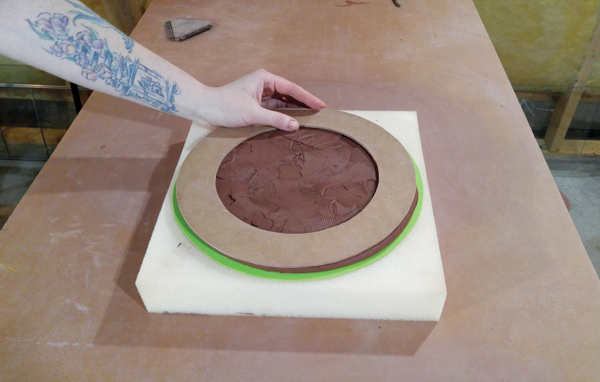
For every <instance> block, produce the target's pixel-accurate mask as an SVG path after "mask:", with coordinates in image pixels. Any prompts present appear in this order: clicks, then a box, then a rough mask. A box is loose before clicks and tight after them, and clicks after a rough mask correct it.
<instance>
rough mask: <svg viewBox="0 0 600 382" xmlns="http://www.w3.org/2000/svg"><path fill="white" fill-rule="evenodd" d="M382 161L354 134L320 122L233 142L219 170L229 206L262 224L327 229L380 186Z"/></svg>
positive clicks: (267, 227)
mask: <svg viewBox="0 0 600 382" xmlns="http://www.w3.org/2000/svg"><path fill="white" fill-rule="evenodd" d="M377 182H378V174H377V166H376V164H375V162H374V161H373V158H372V157H371V155H369V153H368V152H367V151H366V150H365V149H364V148H363V147H362V146H361V145H360V144H358V143H357V142H355V141H354V140H353V139H350V138H348V137H346V136H344V135H342V134H339V133H336V132H332V131H328V130H324V129H316V128H305V127H301V128H300V129H299V130H297V131H294V132H285V131H280V130H273V131H268V132H265V133H262V134H259V135H257V136H255V137H252V138H250V139H248V140H246V141H245V142H243V143H242V144H240V145H239V146H237V147H236V148H234V149H233V150H232V151H231V152H230V153H229V154H227V156H226V157H225V158H224V159H223V161H222V162H221V164H220V165H219V169H218V171H217V179H216V187H217V194H218V195H219V198H220V199H221V202H222V203H223V205H224V206H225V208H227V210H228V211H229V212H230V213H231V214H233V215H234V216H236V217H237V218H238V219H240V220H242V221H244V222H246V223H247V224H250V225H252V226H254V227H257V228H259V229H263V230H266V231H271V232H281V233H309V232H317V231H322V230H324V229H327V228H331V227H334V226H336V225H338V224H341V223H344V222H346V221H348V220H350V219H352V218H353V217H354V216H356V215H357V214H358V213H359V212H360V211H362V210H363V209H364V208H365V207H366V206H367V204H369V202H370V201H371V199H372V198H373V195H374V194H375V190H376V189H377Z"/></svg>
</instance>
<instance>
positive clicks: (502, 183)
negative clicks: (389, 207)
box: [0, 0, 600, 381]
mask: <svg viewBox="0 0 600 382" xmlns="http://www.w3.org/2000/svg"><path fill="white" fill-rule="evenodd" d="M403 3H404V6H403V7H402V8H396V7H394V5H393V4H392V2H391V1H387V0H386V1H384V0H372V1H370V2H369V1H368V0H367V1H360V2H358V1H356V2H352V1H343V0H330V1H310V2H309V1H293V0H260V1H259V0H253V1H244V2H241V1H238V2H235V1H219V0H214V1H193V0H178V1H167V0H155V1H154V2H153V4H152V5H151V6H150V9H149V10H148V12H147V13H146V15H145V16H144V17H143V18H142V20H141V22H140V23H139V25H138V26H137V27H136V29H135V31H134V33H133V35H132V36H133V38H134V39H136V40H137V41H139V42H140V43H142V44H144V45H145V46H146V47H148V48H149V49H151V50H153V51H154V52H156V53H158V54H160V55H162V56H164V57H166V58H167V59H169V60H170V61H172V62H173V63H175V64H176V65H178V66H180V67H182V68H183V69H185V70H187V71H188V72H189V73H191V74H192V75H193V76H194V77H196V78H198V79H199V80H200V81H202V82H204V83H206V84H209V85H219V84H224V83H225V82H227V81H229V80H233V79H235V78H237V77H239V76H241V75H243V74H245V73H247V72H250V71H252V70H254V69H257V68H261V67H262V68H265V69H267V70H270V71H273V72H275V73H278V74H281V75H283V76H285V77H287V78H289V79H291V80H293V81H296V82H297V83H299V84H300V85H302V86H304V87H305V88H307V89H308V90H309V91H311V92H313V93H315V94H316V95H317V96H319V97H321V98H322V99H323V100H324V101H325V102H326V103H327V104H328V105H329V107H331V108H334V109H358V110H416V111H417V112H418V118H419V125H420V129H421V136H422V141H423V146H424V153H425V162H426V165H427V172H428V177H429V183H430V185H431V196H432V199H433V207H434V214H435V220H436V224H437V229H438V234H439V241H440V248H441V253H442V259H443V262H444V270H445V275H446V282H447V288H448V298H447V301H446V305H445V308H444V312H443V314H442V318H441V320H440V321H439V322H438V323H434V322H390V321H364V320H328V319H295V318H265V317H214V316H196V315H169V314H148V313H147V312H146V310H145V309H144V306H143V304H142V301H141V299H140V297H139V295H138V293H137V290H136V288H135V285H134V281H135V278H136V275H137V272H138V270H139V268H140V264H141V262H142V259H143V256H144V252H145V250H146V247H147V245H148V241H149V240H150V235H151V234H152V230H153V227H154V224H155V222H156V218H157V215H158V212H159V209H160V206H161V203H162V201H163V199H164V197H165V194H166V191H167V188H168V185H169V182H170V180H171V177H172V175H173V170H174V168H175V164H176V162H177V160H178V157H179V154H180V152H181V149H182V145H183V142H184V139H185V137H186V134H187V131H188V128H189V126H190V123H189V122H188V121H185V120H183V119H179V118H177V117H173V116H169V115H166V114H163V113H160V112H154V111H150V110H149V109H146V108H144V107H142V106H137V105H134V104H132V103H129V102H127V101H124V100H120V99H117V98H111V97H109V96H105V95H101V94H94V95H93V96H92V97H91V99H90V100H89V102H88V103H87V104H86V105H85V107H84V109H83V111H82V112H81V113H80V114H79V116H78V117H77V119H76V120H75V122H74V123H73V125H72V126H71V128H70V129H69V131H68V133H67V135H66V136H65V138H64V139H63V141H62V142H61V144H60V145H59V146H58V149H57V150H56V152H55V153H54V154H53V155H52V158H51V159H50V160H49V161H48V163H47V164H46V166H45V167H44V169H43V170H42V172H41V173H40V175H39V176H38V178H37V179H36V180H35V182H34V184H33V185H32V187H31V188H30V189H29V191H28V193H27V194H26V195H25V197H24V198H23V200H22V202H21V203H20V204H19V206H18V207H17V209H16V211H15V212H14V214H13V216H12V217H11V218H10V219H9V221H8V223H7V224H6V225H5V226H4V228H3V229H2V231H0V263H1V264H0V317H1V318H0V334H1V336H0V380H7V381H8V380H14V381H17V380H44V381H69V380H107V381H108V380H115V381H116V380H132V381H133V380H139V381H141V380H144V381H146V380H148V381H151V380H159V381H160V380H168V381H176V380H184V381H190V380H197V381H218V380H224V381H309V380H317V381H334V380H343V381H405V380H417V381H422V380H460V381H464V380H503V379H504V380H545V381H547V380H558V381H565V380H569V381H572V380H582V381H590V380H598V379H600V362H598V360H599V355H598V354H599V349H600V282H599V280H598V277H597V275H596V273H595V272H594V269H593V267H592V264H591V262H590V260H589V259H588V257H587V255H586V253H585V249H584V247H583V245H582V243H581V241H580V239H579V237H578V235H577V232H576V230H575V227H574V226H573V223H572V221H571V219H570V217H569V214H568V212H567V210H566V209H565V207H564V204H563V203H562V200H561V197H560V195H559V193H558V190H557V188H556V185H555V183H554V181H553V179H552V176H551V175H550V172H549V170H548V167H547V166H546V164H545V162H544V158H543V157H542V154H541V153H540V150H539V149H538V146H537V144H536V141H535V139H534V137H533V134H532V132H531V129H530V128H529V126H528V124H527V121H526V119H525V117H524V115H523V113H522V111H521V109H520V107H519V104H518V102H517V99H516V97H515V95H514V93H513V91H512V89H511V86H510V83H509V82H508V79H507V77H506V75H505V73H504V70H503V69H502V66H501V64H500V61H499V60H498V57H497V55H496V53H495V51H494V48H493V46H492V44H491V42H490V39H489V37H488V35H487V33H486V31H485V29H484V27H483V24H482V23H481V21H480V19H479V16H478V15H477V11H476V10H475V7H474V6H473V4H472V2H471V1H470V0H455V1H447V0H423V1H417V0H405V1H404V2H403ZM342 5H348V6H342ZM176 17H192V18H200V19H207V20H210V21H212V23H213V25H214V28H213V29H212V30H211V31H209V32H207V33H205V34H202V35H200V36H196V37H194V38H193V39H191V40H188V41H185V42H171V41H169V40H168V39H167V36H166V33H165V27H164V22H165V21H166V20H169V19H171V18H176Z"/></svg>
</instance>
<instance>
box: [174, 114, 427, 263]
mask: <svg viewBox="0 0 600 382" xmlns="http://www.w3.org/2000/svg"><path fill="white" fill-rule="evenodd" d="M284 112H285V113H286V114H288V115H291V116H293V117H295V118H296V119H297V120H298V122H299V123H300V125H301V126H303V127H309V128H310V127H312V128H321V129H325V130H331V131H334V132H338V133H340V134H342V135H345V136H347V137H349V138H351V139H353V140H355V141H356V142H357V143H359V144H360V145H361V146H362V147H363V148H364V149H365V150H367V152H368V153H369V154H370V155H371V157H372V158H373V160H374V162H375V163H376V165H377V169H378V173H379V179H378V185H377V190H376V191H375V195H374V196H373V198H372V200H371V202H370V203H369V204H368V205H367V206H366V207H365V208H364V209H363V211H361V212H360V213H359V214H358V215H356V216H355V217H354V218H352V219H350V220H348V221H346V222H344V223H343V224H340V225H338V226H335V227H331V228H329V229H326V230H323V231H318V232H311V233H306V234H283V233H275V232H269V231H264V230H261V229H258V228H255V227H252V226H251V225H248V224H246V223H244V222H243V221H241V220H239V219H238V218H237V217H235V216H233V215H232V214H231V213H230V212H229V211H227V209H226V208H225V206H223V204H222V202H221V200H220V199H219V197H218V195H217V191H216V186H215V179H216V173H217V170H218V167H219V165H220V164H221V162H222V160H223V158H224V157H225V156H226V155H227V154H228V153H229V152H230V151H231V150H233V149H234V148H235V147H237V146H238V145H239V144H240V143H242V142H244V141H246V140H247V139H249V138H251V137H253V136H256V135H258V134H261V133H263V132H265V131H269V130H272V128H270V127H265V126H253V127H250V128H244V129H223V128H222V129H217V130H215V131H213V132H212V133H210V134H209V135H208V136H206V137H205V138H203V139H202V140H201V141H200V142H199V143H198V144H197V145H196V147H194V148H193V149H192V151H191V152H190V154H189V155H188V157H187V158H186V160H185V161H184V163H183V165H182V167H181V170H180V173H179V177H178V180H177V189H176V195H175V196H176V199H177V203H178V207H179V209H180V212H181V215H182V217H183V219H184V220H185V222H186V224H187V225H188V226H189V227H190V228H191V230H192V231H193V232H194V233H195V234H197V235H198V237H199V238H201V239H202V240H203V241H204V242H205V243H206V244H208V245H209V246H210V247H212V248H213V249H215V250H216V251H218V252H220V253H222V254H224V255H225V256H228V257H230V258H232V259H233V260H238V261H240V262H243V263H246V264H255V265H257V266H259V267H270V268H279V269H294V268H305V267H315V266H321V265H327V264H332V263H337V262H341V261H344V260H345V259H347V258H350V257H353V256H355V255H357V254H359V253H361V252H363V251H365V250H367V249H369V248H371V247H373V246H374V245H377V244H378V243H380V242H381V241H383V240H384V239H385V238H386V237H387V236H388V235H390V233H391V232H392V231H393V230H394V229H395V228H396V227H398V226H399V225H400V223H401V222H402V221H403V219H404V218H405V217H406V215H407V214H408V212H409V210H410V208H411V205H412V203H413V200H414V197H415V190H416V175H415V168H414V166H413V163H412V160H411V158H410V155H409V154H408V152H407V151H406V150H405V149H404V147H403V146H402V144H400V142H398V141H397V140H396V139H395V138H394V137H393V136H392V135H391V134H389V133H388V132H387V131H385V130H384V129H383V128H381V127H379V126H378V125H376V124H374V123H372V122H370V121H367V120H365V119H363V118H360V117H357V116H354V115H351V114H347V113H343V112H339V111H333V110H328V109H325V110H320V111H315V110H285V111H284Z"/></svg>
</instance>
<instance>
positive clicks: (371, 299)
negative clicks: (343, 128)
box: [136, 111, 446, 321]
mask: <svg viewBox="0 0 600 382" xmlns="http://www.w3.org/2000/svg"><path fill="white" fill-rule="evenodd" d="M349 113H352V114H356V115H358V116H360V117H363V118H365V119H368V120H370V121H372V122H374V123H376V124H378V125H380V126H382V127H383V128H384V129H386V130H387V131H389V132H390V133H391V134H392V135H394V136H395V137H396V138H397V139H398V140H399V141H400V142H401V143H402V144H403V145H404V147H406V149H407V150H408V152H409V153H410V154H411V155H412V157H413V159H414V160H415V162H416V163H417V165H418V166H419V170H420V171H421V175H422V177H423V186H424V195H423V207H422V211H421V215H420V216H419V219H418V221H417V223H416V225H415V226H414V228H413V229H412V231H411V232H410V233H409V234H408V235H407V237H406V238H405V239H404V240H403V241H402V242H401V243H400V244H399V245H398V246H397V247H396V248H395V249H394V250H393V251H392V252H390V253H389V254H388V255H387V256H385V257H383V258H382V259H381V260H379V261H376V262H375V263H373V264H371V265H369V266H367V267H365V268H362V269H359V270H357V271H354V272H350V273H347V274H345V275H342V276H338V277H334V278H330V279H326V280H313V281H280V280H267V279H261V278H258V277H254V276H250V275H246V274H243V273H239V272H237V271H234V270H231V269H229V268H226V267H224V266H222V265H220V264H218V263H217V262H215V261H213V260H212V259H210V258H209V257H208V256H207V255H205V254H204V253H203V252H201V251H200V250H199V249H198V248H196V247H195V246H194V245H193V244H192V243H191V242H190V241H189V240H188V239H187V237H186V236H185V235H184V234H183V232H182V231H181V229H180V228H179V226H178V225H177V222H176V221H175V217H174V215H173V203H172V192H173V184H174V182H175V179H177V174H178V172H179V167H180V166H181V164H182V163H183V161H184V159H185V157H186V156H187V155H188V153H189V152H190V150H191V149H192V148H193V147H194V146H195V145H196V143H197V142H198V141H199V140H200V139H202V138H203V137H204V136H206V135H207V134H208V133H209V132H210V131H209V130H208V129H206V128H204V127H201V126H199V125H196V124H193V125H192V128H191V129H190V133H189V135H188V138H187V140H186V142H185V147H184V149H183V152H182V154H181V158H180V160H179V164H178V166H177V170H176V171H175V175H174V177H173V182H171V188H170V190H169V192H168V193H167V196H166V197H165V201H164V203H163V206H162V210H161V211H160V214H159V216H158V220H157V222H156V226H155V228H154V232H153V234H152V238H151V239H150V244H149V245H148V250H147V252H146V256H145V257H144V261H143V263H142V267H141V269H140V272H139V274H138V277H137V280H136V286H137V288H138V291H139V293H140V295H141V297H142V300H143V301H144V304H145V305H146V309H147V310H148V312H154V313H162V312H169V313H198V314H211V315H248V314H253V315H257V316H290V317H329V318H358V319H386V320H411V321H437V320H439V318H440V315H441V313H442V308H443V306H444V302H445V300H446V284H445V281H444V272H443V269H442V261H441V257H440V250H439V245H438V239H437V231H436V228H435V222H434V219H433V210H432V207H431V198H430V196H429V185H428V183H427V173H426V171H425V163H424V160H423V151H422V148H421V139H420V136H419V126H418V122H417V113H416V112H398V111H349ZM207 218H209V219H210V217H207ZM307 245H309V243H307Z"/></svg>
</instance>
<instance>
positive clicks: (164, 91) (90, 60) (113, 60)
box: [27, 0, 180, 114]
mask: <svg viewBox="0 0 600 382" xmlns="http://www.w3.org/2000/svg"><path fill="white" fill-rule="evenodd" d="M66 1H67V2H68V3H70V4H71V5H73V6H74V7H76V8H77V9H79V10H81V11H78V10H73V11H69V14H72V15H73V16H74V17H73V18H72V20H69V17H67V16H65V15H63V14H61V13H54V14H50V13H46V12H45V13H40V14H39V15H38V16H37V19H36V20H35V21H31V20H27V22H28V23H29V26H30V27H31V29H33V30H34V31H35V32H36V33H37V34H38V36H40V38H43V39H45V40H50V41H53V42H54V44H53V45H51V46H50V47H49V48H48V49H46V51H47V52H48V53H50V54H52V55H54V56H56V57H60V58H62V59H66V60H69V61H72V62H74V63H76V64H77V65H78V66H80V67H81V75H82V76H83V77H84V78H86V79H87V80H89V81H97V80H98V79H100V80H103V81H104V82H105V83H106V84H107V85H110V86H112V87H113V88H114V89H115V90H116V91H117V92H119V93H120V94H122V95H123V96H125V97H132V98H135V99H137V100H138V101H141V102H142V103H145V104H147V105H149V106H153V107H155V108H157V109H159V110H162V111H165V112H168V113H171V114H173V113H175V112H176V111H177V109H176V108H175V105H174V102H175V95H177V94H180V90H179V87H178V86H177V84H176V83H174V82H173V83H171V82H170V81H169V80H168V79H166V78H164V77H163V76H161V75H160V74H158V73H157V72H156V71H154V70H151V69H149V68H148V67H146V66H144V65H143V64H141V63H140V61H139V59H133V60H132V59H131V58H130V56H129V55H121V54H118V53H116V52H115V51H112V50H111V49H109V48H108V44H107V43H106V39H103V38H101V37H99V35H98V33H97V32H96V31H95V30H94V29H93V28H91V27H90V26H89V25H85V24H86V23H85V21H87V22H88V23H87V24H89V23H93V24H94V25H97V26H99V27H101V28H110V29H113V30H115V31H117V32H118V33H120V34H121V36H122V38H123V42H124V43H125V49H127V52H128V53H131V50H132V49H133V46H134V42H133V40H132V39H131V38H129V37H128V36H126V35H125V34H123V33H122V32H120V31H119V30H117V29H115V28H114V27H113V26H112V25H110V24H109V23H108V22H107V21H106V20H104V19H102V18H101V17H100V16H98V15H97V14H96V13H94V12H93V11H92V10H90V9H89V8H87V7H85V6H83V5H81V4H78V3H75V2H72V1H69V0H66ZM82 21H83V22H82Z"/></svg>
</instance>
